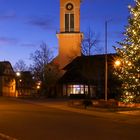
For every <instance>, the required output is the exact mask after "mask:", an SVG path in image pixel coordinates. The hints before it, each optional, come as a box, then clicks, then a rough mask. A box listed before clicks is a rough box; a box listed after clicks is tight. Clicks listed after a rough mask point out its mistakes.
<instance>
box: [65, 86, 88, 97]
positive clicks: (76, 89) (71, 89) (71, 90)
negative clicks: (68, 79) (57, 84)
mask: <svg viewBox="0 0 140 140" xmlns="http://www.w3.org/2000/svg"><path fill="white" fill-rule="evenodd" d="M67 92H68V95H70V94H87V93H88V86H87V85H85V86H84V85H68V87H67Z"/></svg>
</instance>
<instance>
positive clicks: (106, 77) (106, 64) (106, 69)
mask: <svg viewBox="0 0 140 140" xmlns="http://www.w3.org/2000/svg"><path fill="white" fill-rule="evenodd" d="M107 39H108V38H107V21H105V101H107V86H108V63H107Z"/></svg>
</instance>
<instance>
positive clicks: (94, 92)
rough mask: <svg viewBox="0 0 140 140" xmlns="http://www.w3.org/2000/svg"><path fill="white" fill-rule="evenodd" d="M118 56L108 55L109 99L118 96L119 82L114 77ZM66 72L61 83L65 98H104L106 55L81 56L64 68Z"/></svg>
mask: <svg viewBox="0 0 140 140" xmlns="http://www.w3.org/2000/svg"><path fill="white" fill-rule="evenodd" d="M115 57H116V54H108V55H107V58H108V59H107V65H108V71H107V73H108V77H107V81H108V98H115V97H116V96H117V94H118V91H117V87H118V85H119V82H118V80H117V79H116V78H115V77H114V75H113V71H114V64H113V63H114V59H115ZM64 70H65V71H66V72H65V74H64V75H63V77H61V79H60V80H59V82H60V83H61V84H62V85H63V87H62V95H63V96H68V97H69V96H72V97H74V96H75V97H76V96H80V97H82V98H83V97H85V96H89V97H91V98H104V96H105V55H104V54H103V55H93V56H80V57H77V58H75V59H74V60H73V61H72V62H71V63H69V64H68V65H67V66H66V67H64Z"/></svg>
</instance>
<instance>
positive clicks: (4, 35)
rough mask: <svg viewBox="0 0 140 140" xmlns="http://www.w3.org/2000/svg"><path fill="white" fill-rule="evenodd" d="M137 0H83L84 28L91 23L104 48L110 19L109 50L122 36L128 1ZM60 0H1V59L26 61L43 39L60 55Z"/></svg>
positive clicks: (14, 61) (125, 23) (101, 46)
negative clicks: (106, 28)
mask: <svg viewBox="0 0 140 140" xmlns="http://www.w3.org/2000/svg"><path fill="white" fill-rule="evenodd" d="M129 4H130V5H133V4H134V0H83V2H82V3H81V32H86V31H87V30H88V28H89V27H90V28H91V29H92V30H93V32H94V33H95V34H96V35H98V36H99V40H100V42H99V44H98V46H99V47H100V48H102V50H103V49H104V24H105V21H106V20H109V22H108V52H114V50H113V48H112V46H114V45H116V42H117V41H120V40H122V37H123V35H122V32H124V31H125V26H126V25H127V18H128V16H129V12H128V5H129ZM56 31H59V0H0V61H3V60H8V61H10V62H11V63H12V65H14V64H15V63H16V62H17V61H18V60H19V59H23V60H24V61H25V62H26V63H27V64H29V63H31V61H30V60H29V57H30V53H33V52H34V51H35V50H36V49H38V48H39V45H40V44H41V42H42V41H44V42H46V44H47V45H48V46H49V47H50V48H51V49H52V50H53V51H54V52H55V55H57V48H58V40H57V37H56Z"/></svg>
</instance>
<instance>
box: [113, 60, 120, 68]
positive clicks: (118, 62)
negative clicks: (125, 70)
mask: <svg viewBox="0 0 140 140" xmlns="http://www.w3.org/2000/svg"><path fill="white" fill-rule="evenodd" d="M120 65H121V61H120V60H119V59H118V60H116V61H115V62H114V66H115V67H119V66H120Z"/></svg>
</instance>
